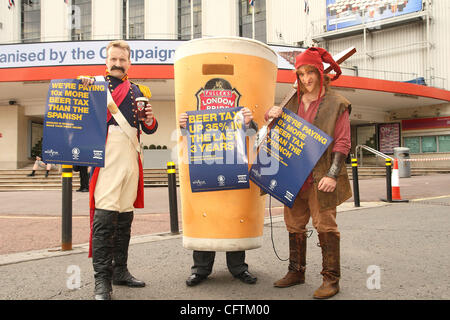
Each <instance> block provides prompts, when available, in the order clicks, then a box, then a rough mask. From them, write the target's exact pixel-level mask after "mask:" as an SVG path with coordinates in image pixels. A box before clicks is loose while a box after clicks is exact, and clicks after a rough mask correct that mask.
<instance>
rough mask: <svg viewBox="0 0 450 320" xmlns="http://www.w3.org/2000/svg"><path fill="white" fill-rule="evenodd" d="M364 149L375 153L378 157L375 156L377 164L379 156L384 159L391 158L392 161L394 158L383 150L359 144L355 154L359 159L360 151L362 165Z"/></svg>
mask: <svg viewBox="0 0 450 320" xmlns="http://www.w3.org/2000/svg"><path fill="white" fill-rule="evenodd" d="M363 150H366V151H369V152H370V153H373V154H374V155H375V156H376V157H375V159H376V160H375V164H377V162H376V161H377V159H378V157H380V158H383V159H385V160H386V159H391V160H392V161H393V160H394V158H393V157H391V156H388V155H386V154H384V153H383V152H380V151H378V150H375V149H374V148H371V147H369V146H366V145H363V144H359V145H357V146H356V148H355V156H356V158H357V159H358V151H359V159H360V160H359V163H360V164H361V166H363Z"/></svg>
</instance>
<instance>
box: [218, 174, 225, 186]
mask: <svg viewBox="0 0 450 320" xmlns="http://www.w3.org/2000/svg"><path fill="white" fill-rule="evenodd" d="M217 182H218V183H219V186H224V185H225V176H223V175H219V176H217Z"/></svg>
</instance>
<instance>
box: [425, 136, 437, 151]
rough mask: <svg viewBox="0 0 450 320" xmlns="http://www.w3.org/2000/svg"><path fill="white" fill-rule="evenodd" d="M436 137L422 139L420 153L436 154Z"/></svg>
mask: <svg viewBox="0 0 450 320" xmlns="http://www.w3.org/2000/svg"><path fill="white" fill-rule="evenodd" d="M436 151H437V144H436V136H431V137H422V152H436Z"/></svg>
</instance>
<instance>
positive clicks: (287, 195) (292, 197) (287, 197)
mask: <svg viewBox="0 0 450 320" xmlns="http://www.w3.org/2000/svg"><path fill="white" fill-rule="evenodd" d="M284 197H285V198H286V199H287V200H288V201H292V199H294V195H293V194H292V193H290V192H289V191H286V194H285V195H284Z"/></svg>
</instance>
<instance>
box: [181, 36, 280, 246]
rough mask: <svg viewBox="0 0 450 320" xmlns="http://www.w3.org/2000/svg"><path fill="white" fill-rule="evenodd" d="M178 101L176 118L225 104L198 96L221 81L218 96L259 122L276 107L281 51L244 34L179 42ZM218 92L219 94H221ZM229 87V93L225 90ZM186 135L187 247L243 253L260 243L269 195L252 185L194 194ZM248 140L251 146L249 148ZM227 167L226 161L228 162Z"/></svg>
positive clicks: (183, 152) (183, 205) (184, 197)
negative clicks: (274, 103) (244, 108)
mask: <svg viewBox="0 0 450 320" xmlns="http://www.w3.org/2000/svg"><path fill="white" fill-rule="evenodd" d="M174 67H175V103H176V112H177V117H178V116H179V115H180V114H181V113H184V112H187V111H194V110H202V109H204V107H205V106H206V107H207V108H212V109H214V108H223V107H225V106H223V104H222V105H214V102H211V101H222V102H223V100H221V99H216V100H213V99H211V100H209V101H204V103H202V100H201V99H200V98H199V94H198V93H199V92H201V90H205V89H207V88H206V87H208V86H209V85H211V84H214V83H217V84H219V85H217V86H216V87H215V88H214V89H215V90H217V94H218V95H220V96H222V97H223V96H224V95H225V96H229V97H230V99H233V101H234V104H229V106H231V105H233V106H237V105H236V104H237V103H238V104H239V105H238V106H243V107H247V108H249V109H250V110H251V111H252V114H253V116H254V121H255V122H256V123H257V124H258V125H259V126H261V125H262V124H263V122H264V113H265V112H266V111H267V110H268V109H269V108H270V107H271V106H272V105H273V102H274V96H275V84H276V76H277V55H276V54H275V52H274V51H273V50H272V49H270V48H269V47H268V46H267V45H265V44H263V43H261V42H259V41H255V40H250V39H242V38H233V37H230V38H205V39H196V40H192V41H189V42H187V43H185V44H183V45H181V46H180V47H179V48H178V49H177V51H176V53H175V65H174ZM219 91H220V92H219ZM225 91H229V92H225ZM183 139H186V137H184V136H182V135H179V143H178V151H179V152H178V156H179V173H180V192H181V208H182V214H183V246H184V247H185V248H187V249H193V250H200V251H227V252H229V251H241V250H248V249H255V248H258V247H260V246H261V244H262V235H263V222H264V204H265V197H262V196H260V189H259V188H258V187H257V186H256V185H254V184H253V183H250V187H249V188H247V189H235V190H220V191H207V192H196V193H194V192H192V191H191V186H190V176H189V174H190V172H189V163H188V162H187V161H185V160H183V159H186V151H187V150H186V144H185V143H184V142H183ZM247 139H248V138H247ZM248 145H249V143H247V150H248ZM224 165H228V164H224Z"/></svg>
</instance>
